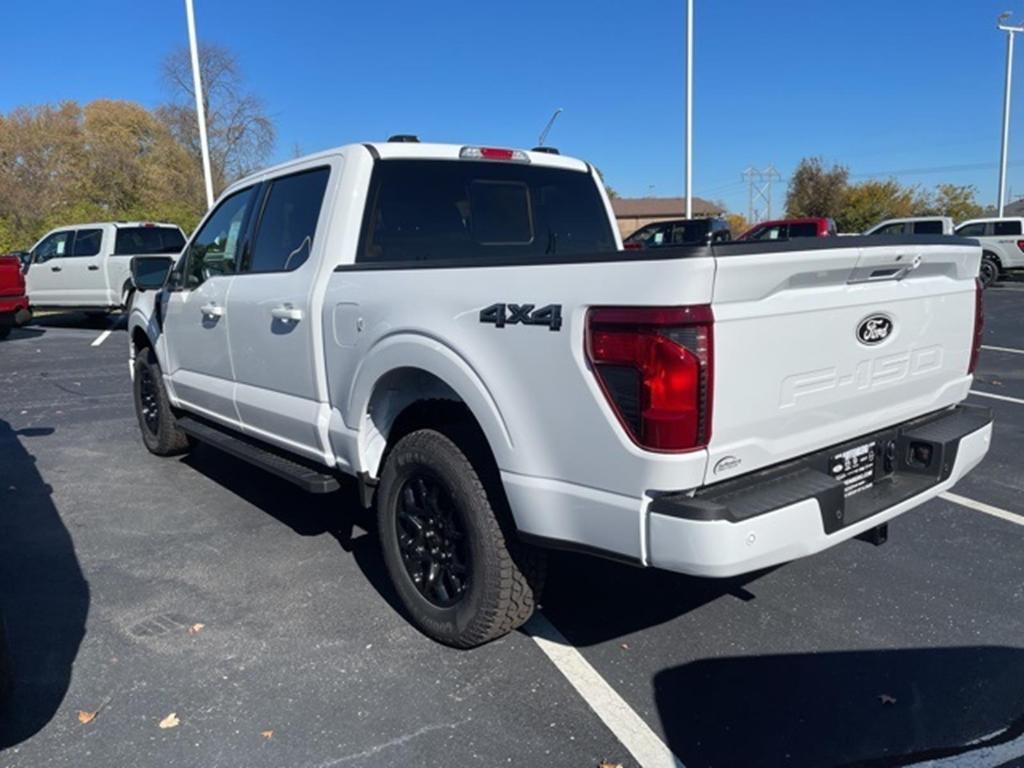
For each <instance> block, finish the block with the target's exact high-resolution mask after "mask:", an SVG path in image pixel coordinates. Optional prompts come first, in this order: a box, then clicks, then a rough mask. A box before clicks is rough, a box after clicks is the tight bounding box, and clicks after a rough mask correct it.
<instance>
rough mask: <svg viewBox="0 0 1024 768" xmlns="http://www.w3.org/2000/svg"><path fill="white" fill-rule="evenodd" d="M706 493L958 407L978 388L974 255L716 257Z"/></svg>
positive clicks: (732, 251) (962, 250) (919, 250)
mask: <svg viewBox="0 0 1024 768" xmlns="http://www.w3.org/2000/svg"><path fill="white" fill-rule="evenodd" d="M716 256H717V258H716V262H717V265H716V276H715V287H714V298H713V309H714V315H715V331H714V332H715V340H714V345H715V385H714V417H713V424H712V437H711V442H710V444H709V461H708V464H707V470H706V475H705V482H707V483H713V482H716V481H720V480H724V479H728V478H730V477H735V476H737V475H739V474H743V473H745V472H750V471H752V470H756V469H759V468H761V467H764V466H768V465H770V464H776V463H778V462H781V461H785V460H787V459H790V458H793V457H795V456H800V455H802V454H806V453H809V452H811V451H815V450H818V449H821V448H824V447H827V446H829V445H835V444H838V443H841V442H844V441H847V440H850V439H852V438H855V437H857V436H858V435H864V434H867V433H869V432H871V431H873V430H877V429H880V428H882V427H886V426H889V425H892V424H896V423H899V422H902V421H906V420H908V419H911V418H914V417H915V416H919V415H922V414H925V413H928V412H930V411H935V410H938V409H940V408H944V407H946V406H949V405H952V404H954V403H956V402H958V401H959V400H961V399H963V398H964V397H965V396H966V395H967V392H968V390H969V388H970V384H971V376H970V375H969V374H968V373H967V370H968V364H969V360H970V355H971V346H972V339H973V332H974V320H975V301H976V298H975V295H976V294H975V291H976V289H975V276H976V275H977V273H978V264H979V259H980V257H981V251H980V249H979V248H978V247H977V246H976V245H972V244H970V243H968V242H965V241H955V240H951V241H949V243H948V244H942V245H938V244H893V245H882V246H867V247H850V246H849V245H847V244H842V246H841V247H824V248H822V247H817V248H813V249H809V250H803V249H798V250H791V251H776V250H775V249H771V250H765V249H761V250H758V249H756V248H751V247H746V248H744V247H742V246H725V247H720V248H716Z"/></svg>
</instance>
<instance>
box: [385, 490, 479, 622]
mask: <svg viewBox="0 0 1024 768" xmlns="http://www.w3.org/2000/svg"><path fill="white" fill-rule="evenodd" d="M395 526H396V528H397V531H396V532H397V534H398V548H399V551H400V553H401V556H402V564H403V565H404V566H405V571H406V573H407V574H408V575H409V578H410V579H411V580H412V583H413V585H415V587H416V589H417V591H418V592H419V593H420V594H421V595H422V596H423V597H424V598H426V599H427V600H428V601H429V602H430V603H432V604H433V605H436V606H437V607H439V608H449V607H451V606H453V605H455V604H456V603H458V602H459V601H460V600H461V599H462V597H463V596H464V595H465V594H466V593H467V592H468V590H469V588H470V573H471V565H472V563H471V560H470V557H471V556H470V549H469V546H468V542H467V539H466V530H465V525H464V524H463V521H462V518H461V515H460V513H459V511H458V510H457V509H456V505H455V502H454V500H453V499H452V496H451V493H450V492H449V491H448V489H447V488H446V487H445V486H444V485H443V484H442V483H441V481H440V480H439V478H437V477H436V476H435V475H434V474H433V473H431V472H427V471H417V472H415V473H413V474H412V475H410V476H409V477H408V478H407V479H406V481H405V483H404V484H403V486H402V489H401V491H400V492H399V499H398V509H397V510H396V515H395Z"/></svg>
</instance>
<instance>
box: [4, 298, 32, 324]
mask: <svg viewBox="0 0 1024 768" xmlns="http://www.w3.org/2000/svg"><path fill="white" fill-rule="evenodd" d="M31 319H32V313H31V312H29V308H28V298H27V297H26V296H13V297H12V296H0V324H3V325H24V324H25V323H27V322H28V321H29V320H31Z"/></svg>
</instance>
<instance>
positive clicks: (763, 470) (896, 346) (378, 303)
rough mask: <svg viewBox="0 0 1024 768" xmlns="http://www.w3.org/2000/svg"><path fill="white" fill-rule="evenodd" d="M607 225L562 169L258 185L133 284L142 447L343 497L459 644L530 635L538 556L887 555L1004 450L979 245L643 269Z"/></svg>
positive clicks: (549, 165) (765, 246)
mask: <svg viewBox="0 0 1024 768" xmlns="http://www.w3.org/2000/svg"><path fill="white" fill-rule="evenodd" d="M613 222H614V218H613V214H612V211H611V207H610V205H609V202H608V199H607V197H606V195H605V192H604V189H603V186H602V184H601V181H600V178H599V177H598V175H597V174H596V172H595V171H594V169H593V167H592V166H590V165H588V164H586V163H584V162H581V161H579V160H574V159H570V158H568V157H564V156H560V155H558V154H554V153H552V152H550V150H549V151H545V152H538V151H529V152H528V151H522V150H509V149H499V148H488V147H476V146H451V145H438V144H420V143H413V142H409V141H405V142H401V143H398V142H394V143H392V142H386V143H385V142H382V143H377V144H356V145H351V146H345V147H342V148H340V149H337V150H333V151H328V152H323V153H321V154H317V155H313V156H310V157H307V158H303V159H300V160H295V161H292V162H289V163H286V164H284V165H281V166H278V167H276V168H272V169H270V170H268V171H266V172H263V173H260V174H257V175H254V176H251V177H249V178H247V179H244V180H243V181H240V182H238V183H236V184H234V185H232V186H231V187H230V188H229V189H228V190H226V192H225V193H224V194H223V195H222V196H221V198H220V200H219V202H218V203H217V205H216V206H215V207H214V208H213V210H211V211H210V213H209V214H208V215H207V216H206V219H205V220H204V221H203V222H202V224H201V225H200V226H199V227H198V229H197V230H196V232H195V233H194V234H193V235H192V237H191V239H190V240H189V242H188V244H187V245H186V247H185V250H184V252H183V253H182V255H181V257H180V258H178V259H177V260H175V261H174V262H173V265H171V260H170V259H165V260H162V261H161V260H160V259H159V258H153V257H137V258H136V259H135V260H134V262H133V277H134V280H135V284H136V287H137V288H138V289H139V291H140V292H139V293H138V294H137V297H136V300H135V302H134V306H133V309H132V312H131V315H130V320H129V328H130V336H131V370H132V375H133V380H134V397H135V404H136V409H137V411H138V419H139V424H140V427H141V431H142V437H143V440H144V442H145V445H146V447H147V448H148V449H149V450H150V451H152V452H153V453H156V454H160V455H166V454H172V453H176V452H180V451H184V450H187V448H188V446H189V445H190V443H191V441H192V440H199V441H203V442H208V443H210V444H212V445H214V446H218V447H219V448H221V449H223V450H225V451H227V452H230V453H233V454H235V455H237V456H239V457H241V458H243V459H245V460H246V461H248V462H251V463H252V464H254V465H257V466H259V467H262V468H263V469H265V470H269V471H271V472H274V473H276V474H278V475H280V476H282V477H285V478H287V479H289V480H291V481H293V482H295V483H297V484H299V485H301V486H303V487H304V488H306V489H307V490H309V491H312V492H330V491H333V490H334V489H336V488H338V486H339V482H338V478H339V476H341V475H351V476H354V477H355V478H357V479H358V486H359V489H360V498H361V501H362V503H363V504H365V505H366V506H368V507H370V506H374V507H375V508H376V515H377V533H378V536H379V538H380V541H381V546H382V550H383V558H384V561H385V563H386V566H387V569H388V572H389V575H390V577H391V579H392V580H393V582H394V585H395V588H396V590H397V593H398V595H399V596H400V599H401V602H402V604H403V606H404V608H405V609H406V611H407V614H408V616H409V617H410V619H411V620H412V621H413V622H414V623H415V624H416V625H417V626H418V627H419V628H420V629H421V630H422V631H424V632H425V633H427V634H428V635H430V636H432V637H434V638H437V639H438V640H441V641H443V642H445V643H448V644H451V645H456V646H461V647H468V646H473V645H477V644H480V643H483V642H486V641H488V640H490V639H492V638H495V637H498V636H501V635H502V634H504V633H506V632H508V631H510V630H511V629H513V628H514V627H516V626H518V625H519V624H521V623H522V622H524V621H525V620H526V619H527V618H528V617H529V615H530V613H531V612H532V610H533V607H534V605H535V602H536V600H537V597H538V590H539V589H540V585H541V580H542V578H543V556H542V554H543V550H544V548H545V547H556V548H572V549H579V550H582V551H586V552H591V553H594V554H599V555H604V556H608V557H612V558H616V559H619V560H623V561H627V562H630V563H634V564H636V565H640V566H651V567H655V568H664V569H669V570H672V571H678V572H682V573H689V574H699V575H704V576H730V575H734V574H740V573H744V572H749V571H753V570H756V569H760V568H764V567H767V566H771V565H774V564H778V563H782V562H785V561H788V560H791V559H794V558H798V557H801V556H804V555H809V554H812V553H814V552H818V551H820V550H823V549H825V548H826V547H829V546H832V545H834V544H836V543H838V542H841V541H844V540H846V539H849V538H851V537H853V536H856V535H858V534H865V535H870V534H871V533H872V532H875V533H876V535H877V537H879V538H880V537H881V534H882V532H883V531H884V525H885V523H886V522H887V521H888V520H890V519H892V518H893V517H895V516H896V515H899V514H901V513H903V512H906V511H908V510H910V509H912V508H914V507H916V506H918V505H920V504H921V503H923V502H924V501H926V500H928V499H930V498H932V497H934V496H936V495H937V494H939V493H940V492H942V491H944V490H945V489H947V488H949V487H950V486H951V485H953V484H954V483H955V482H956V481H957V480H958V479H959V478H961V477H962V476H963V475H964V474H965V473H966V472H968V471H970V470H971V468H973V467H974V466H975V465H976V464H977V463H978V462H979V461H980V460H981V459H982V457H983V456H984V455H985V453H986V451H987V450H988V447H989V441H990V437H991V429H992V427H991V421H992V419H991V414H990V412H989V411H988V410H987V409H983V408H975V407H970V406H966V405H963V404H961V401H963V400H964V399H965V398H966V397H967V394H968V390H969V389H970V386H971V381H972V371H973V370H974V365H975V360H976V357H977V353H978V349H979V344H980V339H981V323H982V311H981V292H980V290H979V288H978V284H977V279H976V278H977V275H978V264H979V259H980V256H981V250H980V248H979V247H978V246H977V244H976V243H975V242H973V241H970V240H962V239H958V238H953V237H939V236H935V237H929V236H920V237H913V236H908V237H893V238H887V239H885V240H881V239H879V238H864V237H848V238H823V239H819V240H814V239H803V240H799V241H794V242H780V241H776V242H765V243H760V242H757V243H724V244H713V245H707V246H693V247H684V248H661V249H653V250H646V251H623V250H621V246H622V244H621V241H620V239H619V236H618V235H617V233H616V228H615V226H614V225H613ZM342 503H343V502H339V504H342ZM338 511H339V514H344V510H343V509H341V508H339V510H338Z"/></svg>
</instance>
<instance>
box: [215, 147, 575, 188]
mask: <svg viewBox="0 0 1024 768" xmlns="http://www.w3.org/2000/svg"><path fill="white" fill-rule="evenodd" d="M466 147H493V148H501V149H512V150H515V151H519V152H522V153H524V154H525V155H526V157H527V158H529V161H530V164H531V165H539V166H543V167H546V168H564V169H566V170H572V171H582V172H584V173H586V172H587V171H588V170H589V168H590V165H589V164H588V163H586V162H584V161H583V160H579V159H577V158H574V157H569V156H567V155H561V154H558V155H556V154H553V153H551V152H535V151H533V150H527V149H521V148H518V147H506V146H504V145H502V144H486V143H467V144H432V143H422V142H418V141H374V142H364V143H359V144H344V145H342V146H339V147H333V148H331V149H325V150H323V151H321V152H314V153H312V154H309V155H304V156H302V157H297V158H295V159H294V160H288V161H286V162H283V163H278V164H277V165H272V166H270V167H269V168H264V169H263V170H261V171H257V172H256V173H252V174H249V175H248V176H246V177H245V178H242V179H239V180H238V181H236V182H234V183H232V184H231V185H230V186H229V187H228V188H227V189H226V190H225V192H226V191H228V190H234V189H236V188H238V187H243V186H247V185H248V184H252V183H253V182H256V181H259V180H260V179H262V178H263V177H265V176H268V175H276V174H278V173H280V172H281V171H284V170H287V169H288V168H290V167H292V166H300V165H301V166H305V165H307V164H308V163H309V162H310V161H311V160H317V159H319V158H323V159H327V158H329V157H331V156H334V155H338V154H341V153H343V152H349V151H353V150H357V151H358V150H360V149H363V150H367V151H371V152H375V153H376V156H377V157H379V158H380V159H382V160H393V159H408V160H459V159H460V156H459V153H460V152H461V151H462V150H463V149H464V148H466ZM222 194H223V193H222Z"/></svg>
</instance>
